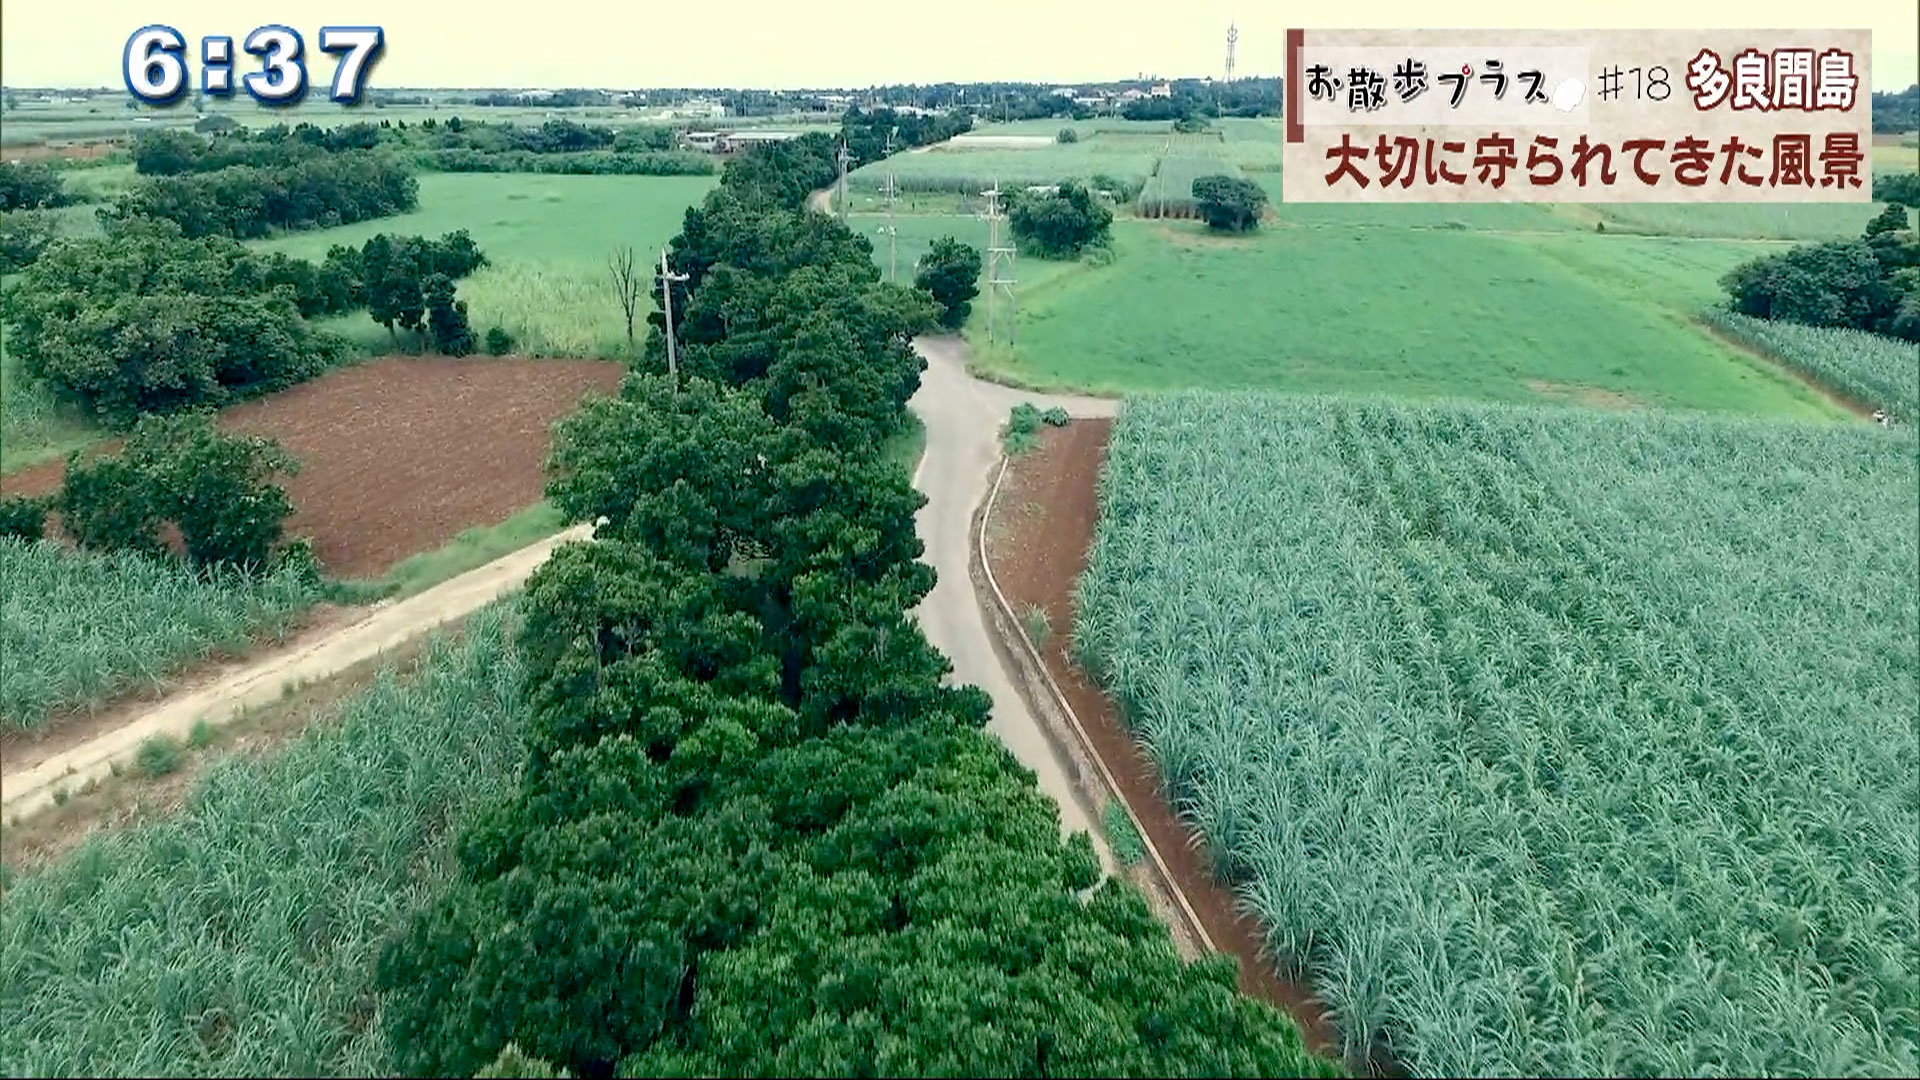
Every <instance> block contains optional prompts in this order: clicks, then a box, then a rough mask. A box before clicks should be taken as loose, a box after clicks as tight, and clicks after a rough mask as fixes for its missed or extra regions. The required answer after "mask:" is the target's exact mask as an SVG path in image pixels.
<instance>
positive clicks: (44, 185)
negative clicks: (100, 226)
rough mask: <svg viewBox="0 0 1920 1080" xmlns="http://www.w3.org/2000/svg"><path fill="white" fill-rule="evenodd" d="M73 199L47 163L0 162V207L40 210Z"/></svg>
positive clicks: (57, 174) (56, 173) (62, 204)
mask: <svg viewBox="0 0 1920 1080" xmlns="http://www.w3.org/2000/svg"><path fill="white" fill-rule="evenodd" d="M72 201H73V198H72V196H70V195H69V194H67V190H66V188H65V186H64V185H63V184H62V183H61V177H60V174H59V173H58V172H56V171H55V170H54V168H53V167H52V166H51V165H47V164H45V163H44V162H38V161H12V162H0V210H41V209H45V208H48V207H54V206H65V205H66V204H67V203H70V202H72Z"/></svg>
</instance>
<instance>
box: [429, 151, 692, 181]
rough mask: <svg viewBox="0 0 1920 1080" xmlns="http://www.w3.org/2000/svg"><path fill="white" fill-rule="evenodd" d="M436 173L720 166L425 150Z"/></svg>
mask: <svg viewBox="0 0 1920 1080" xmlns="http://www.w3.org/2000/svg"><path fill="white" fill-rule="evenodd" d="M414 160H416V161H418V162H419V163H420V166H421V167H422V168H425V169H432V170H434V171H435V172H511V173H562V174H565V175H569V176H599V175H616V176H707V175H710V174H712V173H714V172H715V171H717V169H718V166H717V165H716V164H715V163H714V160H713V159H712V158H711V157H708V156H706V155H704V154H696V153H687V152H674V153H664V154H662V153H644V154H619V153H612V152H608V151H599V150H589V151H586V152H584V153H577V154H536V153H532V152H530V151H526V150H511V151H506V152H502V153H494V154H488V153H483V152H482V151H479V150H424V151H421V152H420V154H419V155H417V156H416V157H415V159H414Z"/></svg>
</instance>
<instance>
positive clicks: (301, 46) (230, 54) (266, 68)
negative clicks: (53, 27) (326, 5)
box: [120, 23, 386, 105]
mask: <svg viewBox="0 0 1920 1080" xmlns="http://www.w3.org/2000/svg"><path fill="white" fill-rule="evenodd" d="M385 48H386V34H385V33H383V32H382V31H381V29H380V28H379V27H377V26H323V27H321V28H320V51H321V52H323V53H330V54H332V55H334V56H335V57H337V60H336V62H335V64H334V68H333V87H332V89H331V90H330V92H329V93H328V96H329V97H331V98H332V99H333V100H334V101H337V102H340V103H341V104H345V105H351V104H353V103H355V102H357V101H359V100H360V92H361V91H362V90H363V89H365V88H366V84H367V75H368V73H370V72H371V71H372V70H373V65H374V61H376V60H378V59H379V58H380V54H381V52H382V51H384V50H385ZM186 51H187V39H186V38H185V37H184V36H182V35H181V33H180V31H178V30H175V29H174V28H173V27H171V26H164V25H161V24H159V23H154V24H152V25H149V26H143V27H141V28H140V29H138V30H135V31H134V32H133V36H132V37H129V38H128V39H127V47H126V49H125V51H124V52H123V53H122V54H121V59H120V69H121V74H123V75H124V76H125V77H126V81H127V92H128V93H130V94H132V95H133V96H134V97H135V98H136V99H138V100H140V101H143V102H145V103H147V104H148V105H171V104H173V103H174V102H176V101H179V100H180V98H181V96H182V95H184V94H186V92H187V90H188V85H187V61H186ZM238 51H239V52H243V53H247V54H249V55H251V56H253V57H254V58H256V62H257V63H258V65H259V70H257V71H251V72H248V73H247V74H245V75H243V76H241V77H240V86H241V88H242V89H244V90H246V92H247V93H248V94H251V95H252V96H253V99H254V100H255V101H258V102H259V103H260V104H262V105H294V104H297V103H299V102H300V101H301V100H302V99H303V98H305V97H306V96H307V63H306V60H307V51H306V42H305V40H304V39H302V38H301V37H300V32H299V31H298V30H295V29H293V28H291V27H287V26H281V25H279V24H277V23H276V24H271V25H268V26H261V27H256V28H255V29H254V31H253V32H252V33H250V34H248V35H247V36H246V38H245V39H243V40H242V41H241V43H240V48H239V50H238ZM235 60H236V50H235V49H234V46H233V39H232V38H230V37H226V36H224V35H218V34H214V35H208V36H207V37H203V38H201V39H200V89H201V91H202V92H204V93H207V94H210V95H213V96H216V97H230V96H232V94H233V91H234V73H233V69H234V64H235Z"/></svg>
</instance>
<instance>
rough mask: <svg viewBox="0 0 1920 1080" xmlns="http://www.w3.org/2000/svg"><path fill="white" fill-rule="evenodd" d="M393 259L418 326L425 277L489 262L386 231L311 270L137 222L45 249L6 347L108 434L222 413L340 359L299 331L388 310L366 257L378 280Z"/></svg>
mask: <svg viewBox="0 0 1920 1080" xmlns="http://www.w3.org/2000/svg"><path fill="white" fill-rule="evenodd" d="M396 250H397V251H401V252H404V253H405V254H406V258H407V260H408V261H407V263H406V272H407V273H410V274H412V275H413V276H412V277H411V278H410V279H408V281H409V282H410V285H411V288H412V291H413V293H415V294H419V295H420V301H419V310H420V316H419V318H418V319H416V320H415V322H414V323H413V325H414V326H415V327H418V326H420V325H421V322H422V320H424V318H425V296H424V292H423V289H424V286H425V279H426V278H427V277H428V276H429V275H432V274H435V273H438V274H443V275H445V276H446V277H448V278H449V279H456V278H459V277H463V276H465V275H467V274H469V273H471V272H472V271H473V270H474V269H476V268H478V267H480V266H483V265H485V263H486V256H485V255H484V254H482V253H481V251H480V250H479V248H478V247H477V246H475V244H474V243H473V239H472V238H471V237H470V236H468V235H467V234H466V231H465V230H460V231H457V232H452V233H448V234H447V235H445V236H443V237H441V238H440V239H439V240H429V239H427V238H425V237H418V236H410V237H393V236H388V235H386V234H384V233H382V234H379V235H376V236H374V237H372V238H371V239H369V240H368V241H367V242H366V243H365V244H363V245H362V246H361V247H360V248H358V249H356V248H348V247H343V246H339V245H336V246H335V247H334V248H333V249H332V250H331V251H330V252H328V254H327V258H326V260H325V261H324V262H323V263H321V264H320V265H318V266H316V265H314V264H313V263H310V262H307V261H305V260H301V259H294V258H291V257H289V256H286V255H284V254H280V253H277V252H276V253H272V254H268V255H262V254H260V253H258V252H254V251H250V250H248V249H247V248H245V247H243V246H242V245H240V244H239V243H236V242H235V241H233V240H231V239H228V238H226V237H222V236H206V237H199V238H191V239H190V238H186V237H183V236H182V235H181V231H180V228H179V226H178V225H176V224H174V223H173V222H170V221H156V220H152V219H146V218H139V219H133V220H130V221H127V222H125V223H123V224H122V225H121V227H120V228H119V230H118V231H117V233H116V235H114V236H112V237H107V238H101V239H85V240H80V239H69V240H62V241H59V242H57V243H54V244H52V245H51V246H49V247H48V248H47V249H46V251H45V253H44V254H43V255H42V256H41V257H40V258H39V259H38V260H37V261H36V262H35V263H34V264H33V265H32V266H31V267H29V268H28V269H27V271H26V272H25V273H24V274H22V275H21V278H20V281H19V282H18V283H17V284H16V285H15V286H14V287H13V288H12V289H10V290H9V291H8V294H7V311H6V316H7V321H8V324H9V325H8V338H7V349H8V351H9V352H10V353H12V354H13V355H14V356H16V357H18V358H19V360H20V363H21V366H22V367H23V368H25V369H26V370H27V371H28V372H29V373H30V374H33V375H35V376H36V377H38V378H41V379H44V380H46V381H47V383H48V384H49V385H50V386H52V387H53V389H54V390H55V391H56V392H57V393H59V394H61V395H62V396H64V397H66V398H67V399H69V400H71V401H73V402H75V403H77V404H79V405H81V406H82V407H84V408H86V409H89V410H91V411H93V412H95V413H97V414H99V415H100V416H101V417H102V418H104V419H106V420H108V421H110V422H113V423H116V424H127V423H131V422H132V421H133V420H134V418H136V417H137V416H139V415H140V414H142V413H147V412H166V411H171V410H177V409H183V408H194V407H199V406H216V407H217V406H219V405H223V404H226V403H227V402H229V401H231V400H233V399H235V398H237V397H244V396H246V395H249V394H254V393H259V392H262V391H266V390H273V389H278V388H281V387H285V386H290V385H292V384H293V383H296V382H299V381H301V380H303V379H306V378H310V377H312V376H313V375H315V374H317V373H319V372H320V371H321V370H324V369H325V368H326V367H327V366H328V365H329V364H330V363H332V362H334V361H335V360H337V359H339V358H340V357H342V356H343V355H345V352H346V348H347V346H346V343H345V342H344V341H342V340H340V339H339V338H337V337H335V336H333V335H331V334H326V333H323V332H320V331H317V330H314V329H313V328H312V327H311V326H310V325H309V324H308V323H307V321H306V319H307V318H309V317H313V316H318V315H326V314H334V313H338V312H342V311H349V310H352V309H354V308H356V307H360V306H363V305H370V302H371V301H372V300H373V299H375V298H376V297H375V296H373V295H370V293H378V294H379V295H378V297H377V298H378V299H379V300H380V302H381V303H386V302H388V299H389V296H388V293H381V292H380V289H382V288H384V289H386V290H388V292H389V293H390V292H392V291H396V290H401V291H404V290H403V287H402V285H401V284H399V283H396V282H395V281H394V280H392V278H391V275H390V274H389V275H388V276H378V275H376V276H374V277H372V278H370V277H369V275H368V266H369V260H368V253H369V252H373V253H375V258H374V261H373V265H374V266H375V267H376V268H377V269H382V271H383V272H385V270H384V268H385V267H386V264H385V263H382V262H380V261H379V259H380V255H379V253H381V252H393V251H396ZM370 285H371V286H372V287H371V288H370ZM381 310H382V311H384V310H385V309H384V308H383V309H381ZM375 318H376V320H379V318H380V317H379V315H378V314H376V315H375ZM381 321H384V320H381ZM456 340H457V335H456V336H450V337H449V341H456Z"/></svg>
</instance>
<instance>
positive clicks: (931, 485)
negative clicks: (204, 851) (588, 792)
mask: <svg viewBox="0 0 1920 1080" xmlns="http://www.w3.org/2000/svg"><path fill="white" fill-rule="evenodd" d="M915 347H916V348H917V349H918V350H919V352H920V353H921V355H922V356H924V357H925V358H926V360H927V371H926V374H925V375H924V376H923V378H922V381H921V386H920V392H919V393H918V394H916V395H915V396H914V399H913V402H912V406H913V410H914V412H916V413H917V414H919V416H920V418H921V421H922V422H923V423H924V424H925V425H926V436H927V448H926V453H925V455H924V456H923V457H922V458H921V462H920V467H919V469H918V470H917V471H916V473H915V476H914V485H915V486H916V487H918V488H919V489H920V490H921V491H922V492H924V493H925V494H926V495H927V499H928V502H927V505H926V507H924V508H923V509H922V510H921V511H920V514H919V517H918V519H917V521H916V525H917V527H918V531H919V534H920V538H921V541H922V542H923V543H924V544H925V545H926V555H925V558H926V560H927V562H928V563H929V564H930V565H932V567H933V568H934V570H935V571H936V572H937V574H938V576H939V577H938V584H936V585H935V586H934V590H933V592H932V593H931V594H930V595H929V596H928V597H927V599H926V600H925V602H923V603H922V604H921V606H920V608H919V609H918V610H917V612H916V615H917V616H918V618H919V619H920V622H921V625H922V626H923V627H925V629H926V633H927V637H928V639H929V640H931V641H932V642H933V644H934V645H935V646H936V647H937V648H939V649H940V651H941V652H942V653H945V654H946V655H947V656H948V657H949V658H951V659H952V661H953V667H954V673H953V678H954V679H955V680H956V681H957V682H960V683H970V684H972V685H975V686H978V687H980V688H982V689H983V690H985V691H987V693H988V694H989V695H990V696H991V697H992V699H993V721H992V725H991V730H992V731H993V733H994V735H996V736H997V737H998V738H999V739H1000V740H1001V741H1002V742H1003V743H1005V744H1006V746H1007V747H1008V749H1009V750H1011V751H1012V752H1013V754H1014V756H1015V757H1016V758H1018V759H1019V760H1020V762H1021V763H1022V764H1024V765H1025V766H1026V767H1028V768H1030V769H1032V770H1033V771H1034V772H1035V773H1036V774H1037V775H1038V776H1039V780H1040V787H1041V790H1043V791H1045V792H1046V793H1047V794H1048V795H1049V796H1051V797H1052V798H1053V799H1054V801H1055V802H1057V803H1058V804H1059V805H1060V813H1061V820H1062V825H1063V826H1064V827H1065V828H1066V829H1067V830H1068V831H1070V832H1077V831H1084V832H1087V833H1089V834H1090V835H1091V836H1092V837H1093V839H1094V845H1095V847H1096V848H1097V849H1098V850H1099V851H1100V853H1101V857H1102V861H1103V862H1106V863H1107V864H1108V865H1109V866H1111V865H1112V858H1111V853H1110V852H1109V851H1108V850H1107V845H1106V842H1105V839H1104V837H1103V836H1102V834H1101V832H1100V830H1099V829H1098V828H1096V827H1095V822H1094V820H1093V815H1092V814H1091V813H1089V811H1088V810H1087V808H1086V807H1085V806H1083V805H1082V803H1081V802H1080V800H1079V797H1078V796H1077V795H1076V792H1075V789H1074V786H1073V784H1072V783H1071V782H1070V781H1069V780H1068V777H1067V773H1066V771H1065V769H1064V767H1063V765H1062V762H1061V760H1060V758H1059V757H1058V756H1057V753H1056V751H1055V750H1054V748H1053V745H1052V743H1051V741H1050V740H1049V739H1048V737H1047V734H1046V732H1045V731H1044V730H1043V729H1042V727H1041V726H1040V724H1039V723H1038V722H1037V721H1036V720H1035V718H1034V717H1033V715H1032V713H1031V712H1030V711H1029V710H1028V708H1027V704H1026V702H1025V700H1024V699H1022V697H1021V696H1020V694H1019V692H1018V691H1017V690H1016V689H1015V688H1014V686H1013V685H1012V683H1011V682H1010V680H1009V679H1008V676H1007V673H1006V670H1005V669H1004V668H1003V667H1002V665H1001V661H1000V658H999V656H998V655H997V654H996V653H995V652H994V648H993V641H992V639H991V638H990V637H989V636H988V630H987V626H986V623H985V620H984V619H983V618H982V616H981V613H980V606H979V602H978V600H977V598H976V597H975V595H974V591H973V584H972V580H971V577H970V575H969V573H968V565H969V564H968V556H969V546H970V543H971V526H972V521H973V515H974V511H975V510H976V509H977V508H978V507H979V505H980V503H981V501H982V500H983V499H984V498H985V497H986V494H987V488H988V485H989V482H990V471H991V469H992V468H993V466H994V464H995V463H996V462H997V461H998V459H999V455H1000V450H999V447H998V445H997V439H998V431H999V426H1000V424H1001V423H1002V422H1004V421H1005V420H1006V417H1007V412H1008V410H1010V409H1012V408H1013V406H1014V405H1015V404H1017V403H1019V402H1023V401H1025V402H1030V403H1032V404H1034V405H1036V406H1038V407H1040V408H1048V407H1051V406H1055V405H1058V406H1060V407H1062V408H1064V409H1066V410H1067V412H1068V413H1069V414H1070V415H1074V416H1083V417H1084V416H1112V415H1114V413H1115V412H1116V410H1117V408H1118V402H1115V401H1112V400H1107V399H1101V398H1082V397H1063V396H1055V395H1046V394H1036V393H1029V392H1026V391H1022V390H1014V389H1011V388H1009V387H1004V386H999V385H996V384H992V383H985V382H981V381H979V380H977V379H974V378H973V377H972V376H970V375H968V374H967V371H966V345H965V343H964V342H962V341H960V340H959V339H957V338H923V339H921V340H920V341H919V342H917V343H916V345H915ZM588 533H589V530H588V529H586V528H585V527H584V526H583V527H577V528H574V529H571V530H568V531H567V532H564V533H561V534H559V535H558V536H555V537H552V538H550V539H548V540H545V541H542V542H541V543H538V544H534V545H532V546H531V547H527V548H523V549H522V550H520V551H517V552H515V553H513V554H511V555H508V556H505V557H504V558H501V559H498V560H496V561H494V562H491V563H488V564H487V565H486V566H483V567H480V568H479V569H477V570H473V571H470V572H468V573H466V574H462V575H461V576H459V577H457V578H454V579H452V580H451V581H447V582H445V583H443V584H441V585H438V586H436V587H434V588H432V589H429V590H427V591H426V592H423V593H421V594H419V595H418V596H414V597H412V598H410V599H407V600H404V601H401V602H399V603H395V604H390V605H385V606H382V607H378V608H375V609H374V610H373V611H371V612H369V613H368V614H367V615H366V616H365V617H364V618H362V619H360V620H359V621H357V622H354V623H351V624H349V625H347V626H345V627H342V628H341V629H340V630H339V631H337V632H335V633H334V634H332V635H329V636H328V637H326V638H323V639H321V640H320V641H318V642H314V643H311V644H309V645H307V646H305V647H304V648H298V649H294V650H290V651H286V652H282V653H277V654H273V655H269V656H266V657H264V658H262V659H260V660H259V661H257V662H255V663H253V664H250V665H248V666H247V667H245V668H243V669H241V670H239V671H237V672H235V673H234V674H233V675H231V676H228V677H225V678H222V679H220V680H219V681H217V682H215V683H213V684H211V685H209V686H206V687H202V688H199V689H196V690H193V691H191V692H187V693H183V694H180V695H178V696H176V697H174V698H172V699H170V700H167V701H163V702H161V703H160V704H159V705H157V706H155V707H154V708H153V709H151V710H149V711H148V712H146V713H145V714H143V715H142V716H141V717H140V718H139V719H138V720H135V721H134V722H133V723H131V724H128V725H127V726H125V727H122V728H119V729H116V730H114V731H111V732H108V733H106V734H104V735H101V736H100V737H98V738H95V739H92V740H90V741H88V742H85V743H82V744H81V745H79V746H77V747H74V748H72V749H71V750H68V751H66V752H64V753H61V754H58V755H56V756H54V757H51V758H48V759H47V760H45V761H43V762H40V763H38V764H36V765H34V766H33V767H31V768H26V769H22V770H20V771H19V772H17V773H7V774H6V775H5V776H4V777H0V820H6V821H12V820H15V819H16V818H23V817H26V816H28V815H30V814H33V813H37V812H38V811H40V810H42V809H44V808H46V807H48V806H51V805H54V797H55V793H56V792H58V791H61V790H69V791H75V790H78V789H79V788H81V787H82V786H84V785H86V784H87V783H88V782H89V781H92V780H100V781H103V782H104V780H105V779H106V778H107V777H109V776H110V775H111V774H112V770H113V767H114V766H115V765H120V766H122V767H124V766H126V765H127V764H128V763H130V762H131V761H132V759H133V757H134V754H135V753H136V752H137V751H138V749H139V747H140V744H141V743H142V742H144V741H145V740H146V739H148V738H150V737H152V736H154V735H171V736H173V737H175V738H184V737H185V736H186V735H187V734H188V732H190V731H191V730H192V729H193V726H194V724H195V723H196V722H198V721H201V720H205V721H207V722H208V723H212V724H224V723H228V722H230V721H232V720H233V719H235V718H236V717H238V716H239V715H240V714H242V713H243V712H244V711H245V710H246V709H247V708H248V707H250V706H255V705H258V704H260V703H263V702H267V701H272V700H275V699H276V698H278V697H280V695H282V694H283V693H287V692H290V691H292V690H296V689H297V688H298V687H300V686H301V685H303V684H305V683H310V682H314V681H317V680H320V679H323V678H326V677H327V676H329V675H332V674H334V673H335V672H338V671H342V670H345V669H346V668H349V667H351V666H353V665H354V664H357V663H361V662H363V661H366V660H368V659H371V658H373V657H375V656H378V655H379V654H381V653H382V652H385V651H388V650H390V649H393V648H395V647H396V646H398V645H400V644H402V643H404V642H406V641H408V640H410V639H412V638H414V637H417V636H419V635H420V634H423V633H425V632H427V631H428V630H430V629H432V628H433V627H435V626H439V625H441V624H443V623H446V622H449V621H452V620H455V619H458V618H460V617H462V616H464V615H467V614H469V613H471V612H473V611H474V610H476V609H477V608H479V607H480V606H482V605H483V604H485V603H487V602H488V601H490V600H493V599H494V598H495V597H498V596H499V595H501V594H502V593H504V592H507V591H509V590H511V589H513V588H515V587H517V586H519V585H520V584H521V583H522V582H524V581H525V580H526V578H527V576H528V575H529V574H531V573H532V572H533V571H534V569H535V568H536V567H538V566H539V565H540V564H541V563H542V562H543V561H545V559H546V557H547V556H548V555H549V554H550V553H551V552H552V551H553V549H554V548H555V547H557V546H558V545H559V544H561V543H564V542H566V541H569V540H575V539H582V538H584V537H585V536H587V535H588Z"/></svg>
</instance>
